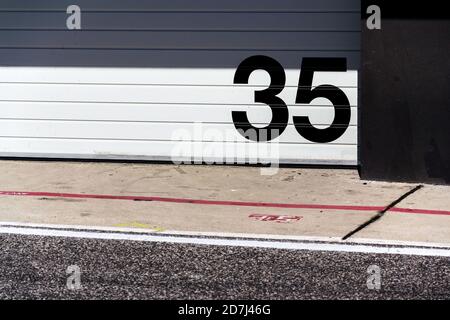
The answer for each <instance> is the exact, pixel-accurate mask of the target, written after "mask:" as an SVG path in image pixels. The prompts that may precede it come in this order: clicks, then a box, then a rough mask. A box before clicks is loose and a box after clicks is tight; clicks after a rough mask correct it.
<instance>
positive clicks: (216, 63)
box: [0, 49, 360, 70]
mask: <svg viewBox="0 0 450 320" xmlns="http://www.w3.org/2000/svg"><path fill="white" fill-rule="evenodd" d="M254 54H255V51H245V50H243V51H236V50H235V51H223V50H221V51H211V50H80V49H0V66H30V67H31V66H37V67H44V66H58V67H63V66H68V67H143V68H151V67H154V68H158V67H159V68H171V67H172V68H236V66H238V65H239V63H241V62H242V61H243V60H244V59H245V58H247V57H249V56H252V55H254ZM258 54H262V55H267V56H270V57H272V58H274V59H276V60H278V61H280V63H281V64H282V65H283V66H284V67H285V68H295V69H298V68H300V64H301V60H302V58H304V57H318V58H320V57H346V58H347V63H348V68H349V69H350V70H357V69H358V68H359V64H360V52H359V51H352V52H342V51H339V52H338V51H263V50H261V51H258Z"/></svg>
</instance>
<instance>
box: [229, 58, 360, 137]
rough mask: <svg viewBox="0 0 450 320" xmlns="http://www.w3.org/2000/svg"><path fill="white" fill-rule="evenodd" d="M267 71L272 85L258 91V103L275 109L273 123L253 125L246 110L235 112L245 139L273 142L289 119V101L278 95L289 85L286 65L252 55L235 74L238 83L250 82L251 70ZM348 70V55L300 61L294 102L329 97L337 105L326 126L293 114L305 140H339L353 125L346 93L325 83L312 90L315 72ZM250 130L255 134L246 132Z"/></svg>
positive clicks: (235, 80)
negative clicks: (258, 126) (287, 83)
mask: <svg viewBox="0 0 450 320" xmlns="http://www.w3.org/2000/svg"><path fill="white" fill-rule="evenodd" d="M256 70H264V71H266V72H267V73H268V74H269V76H270V85H269V87H268V88H266V89H264V90H262V91H255V102H259V103H264V104H266V105H268V106H269V107H270V109H271V110H272V120H271V122H270V123H269V124H268V125H267V126H266V127H263V128H257V127H254V126H253V125H252V124H251V123H250V121H249V120H248V117H247V113H246V112H245V111H233V112H232V118H233V123H234V126H235V127H236V129H237V130H238V132H239V133H241V135H243V136H244V137H245V138H246V139H248V140H252V141H261V142H263V141H271V140H273V139H275V138H277V137H278V136H280V135H281V134H282V133H283V132H284V130H285V129H286V127H287V125H288V121H289V110H288V107H287V105H286V103H285V102H284V101H283V100H282V99H281V98H280V97H278V95H279V94H280V93H281V92H282V91H283V89H284V87H285V84H286V73H285V71H284V69H283V66H282V65H281V64H280V63H279V62H278V61H276V60H275V59H273V58H271V57H267V56H260V55H259V56H252V57H249V58H247V59H245V60H244V61H242V62H241V64H240V65H239V66H238V68H237V70H236V73H235V75H234V83H235V84H248V80H249V77H250V75H251V74H252V72H254V71H256ZM324 71H328V72H346V71H347V59H346V58H304V59H303V60H302V64H301V70H300V79H299V82H298V88H297V97H296V99H295V103H302V104H309V103H311V102H312V101H313V100H314V99H316V98H326V99H328V100H329V101H330V102H331V103H332V104H333V106H334V110H335V116H334V120H333V122H332V124H331V125H330V126H329V127H328V128H325V129H319V128H316V127H314V126H313V125H312V124H311V122H310V120H309V118H308V117H305V116H301V117H293V121H294V126H295V129H296V130H297V132H298V133H299V134H300V135H301V136H302V137H304V138H305V139H307V140H309V141H311V142H316V143H328V142H332V141H335V140H337V139H338V138H339V137H341V136H342V135H343V134H344V132H345V131H346V130H347V128H348V126H349V124H350V115H351V109H350V102H349V100H348V98H347V96H346V95H345V93H344V92H343V91H342V90H341V89H339V88H338V87H336V86H333V85H329V84H323V85H320V86H317V87H315V88H314V89H313V87H312V83H313V77H314V72H324ZM249 131H251V132H255V134H250V135H249V134H247V133H248V132H249Z"/></svg>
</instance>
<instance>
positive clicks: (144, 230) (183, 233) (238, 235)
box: [0, 221, 450, 250]
mask: <svg viewBox="0 0 450 320" xmlns="http://www.w3.org/2000/svg"><path fill="white" fill-rule="evenodd" d="M2 226H11V227H24V228H44V229H70V230H75V231H94V232H95V231H104V232H122V233H132V234H133V233H134V234H136V233H138V234H149V235H154V234H158V235H164V236H168V235H173V236H186V237H216V238H235V239H236V238H238V239H251V240H253V239H255V240H266V241H271V240H282V241H306V242H327V243H329V242H335V243H341V244H369V245H383V246H402V247H424V248H443V249H449V250H450V243H434V242H415V241H400V240H384V239H365V238H351V239H348V240H346V241H342V240H341V238H340V237H323V236H322V237H320V236H295V235H278V234H257V233H228V232H202V231H178V230H163V231H161V230H160V229H151V228H130V227H105V226H83V225H68V224H43V223H27V222H10V221H4V222H3V221H0V227H2Z"/></svg>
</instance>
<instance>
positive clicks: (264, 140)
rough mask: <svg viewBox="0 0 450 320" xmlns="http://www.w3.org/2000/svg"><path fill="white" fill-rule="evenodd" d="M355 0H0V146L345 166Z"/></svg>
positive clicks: (20, 150) (19, 151) (22, 150)
mask: <svg viewBox="0 0 450 320" xmlns="http://www.w3.org/2000/svg"><path fill="white" fill-rule="evenodd" d="M359 2H360V1H359V0H343V1H334V0H247V1H242V0H189V1H186V0H146V1H144V0H128V1H120V0H77V1H63V0H40V1H26V0H3V1H1V2H0V65H1V66H0V155H1V156H13V157H14V156H20V157H63V158H105V159H118V158H119V159H120V158H125V159H149V160H151V159H157V160H186V161H190V160H194V161H202V160H204V161H209V162H212V161H216V162H219V163H220V162H233V159H234V161H235V162H244V161H246V162H252V161H256V160H259V161H268V160H270V161H276V160H278V159H279V160H280V161H281V162H283V163H330V164H356V161H357V96H358V87H357V83H358V80H357V78H358V72H357V69H358V65H359V54H360V52H359V50H360V3H359ZM70 5H77V6H78V7H79V8H80V10H81V12H80V18H81V21H80V26H81V30H76V29H75V30H69V29H68V27H67V25H66V22H67V19H68V18H71V17H73V16H72V14H73V11H69V13H67V9H68V7H69V6H70ZM323 58H334V59H323ZM302 64H303V68H302V70H300V69H301V66H302ZM301 71H302V73H300V72H301ZM300 74H301V76H300ZM269 85H270V88H268V87H269ZM317 87H318V88H317ZM261 91H262V92H261ZM261 128H266V129H269V130H268V131H269V133H268V135H266V136H265V135H264V133H263V130H262V129H261ZM247 129H248V131H249V132H250V133H249V134H247V131H246V130H247ZM239 130H241V131H239ZM273 130H277V131H273ZM242 131H245V134H244V133H242ZM255 132H256V137H255V136H254V135H253V134H254V133H255ZM271 132H272V133H271Z"/></svg>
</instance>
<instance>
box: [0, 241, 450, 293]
mask: <svg viewBox="0 0 450 320" xmlns="http://www.w3.org/2000/svg"><path fill="white" fill-rule="evenodd" d="M0 246H1V249H0V298H1V299H30V298H32V299H392V298H401V299H412V298H414V299H450V259H449V258H439V257H414V256H402V255H373V254H355V253H337V252H336V253H329V252H311V251H290V250H274V249H259V248H239V247H216V246H200V245H184V244H183V245H180V244H164V243H151V242H134V241H117V240H92V239H74V238H57V237H38V236H18V235H6V234H2V235H0ZM70 265H77V266H79V267H80V269H81V285H82V288H81V289H79V290H69V289H68V288H67V287H66V281H67V277H68V275H67V274H66V269H67V267H68V266H70ZM370 265H378V266H379V267H380V268H381V270H382V273H381V277H382V278H381V284H382V286H381V290H379V291H376V290H369V289H368V288H367V285H366V281H367V277H368V276H369V275H368V273H367V268H368V267H369V266H370Z"/></svg>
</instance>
